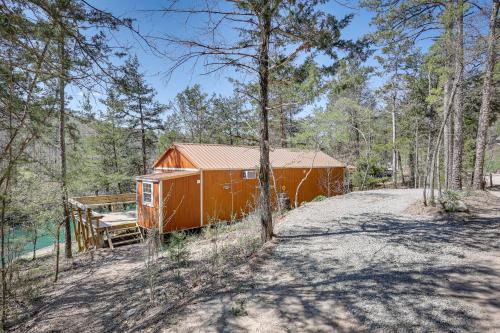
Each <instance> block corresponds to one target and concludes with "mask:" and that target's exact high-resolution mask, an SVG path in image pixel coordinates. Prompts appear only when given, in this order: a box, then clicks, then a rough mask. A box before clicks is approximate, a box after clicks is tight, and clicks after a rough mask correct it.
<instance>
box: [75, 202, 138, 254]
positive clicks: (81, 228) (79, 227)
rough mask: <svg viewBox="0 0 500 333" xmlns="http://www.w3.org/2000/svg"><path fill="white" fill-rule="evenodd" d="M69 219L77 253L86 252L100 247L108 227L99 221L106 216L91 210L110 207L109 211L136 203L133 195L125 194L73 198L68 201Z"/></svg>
mask: <svg viewBox="0 0 500 333" xmlns="http://www.w3.org/2000/svg"><path fill="white" fill-rule="evenodd" d="M68 201H69V205H70V207H69V208H70V213H71V219H72V221H73V229H74V234H75V240H76V243H77V246H78V251H79V252H81V251H86V250H89V249H92V248H99V247H101V245H102V237H103V233H104V232H107V230H105V229H106V228H107V227H108V226H109V225H107V224H106V225H102V226H101V220H102V219H103V217H105V216H106V214H101V213H98V212H96V211H94V210H93V208H97V207H105V206H107V207H110V208H111V209H110V210H111V211H113V210H114V209H116V207H117V206H118V205H124V204H130V203H135V202H136V194H135V193H125V194H116V195H96V196H84V197H74V198H70V199H69V200H68Z"/></svg>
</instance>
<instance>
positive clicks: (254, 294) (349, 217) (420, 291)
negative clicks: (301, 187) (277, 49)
mask: <svg viewBox="0 0 500 333" xmlns="http://www.w3.org/2000/svg"><path fill="white" fill-rule="evenodd" d="M420 196H421V191H420V190H377V191H367V192H357V193H351V194H349V195H345V196H341V197H336V198H332V199H328V200H325V201H322V202H316V203H310V204H307V205H306V206H304V207H301V208H299V209H297V210H294V211H292V212H290V214H289V215H288V216H287V217H286V218H285V220H284V221H282V222H280V223H279V224H278V225H277V226H276V232H277V238H276V241H275V242H274V244H271V245H270V246H267V247H266V251H265V253H264V254H263V256H262V258H260V259H259V260H257V261H256V262H255V263H253V264H252V265H250V266H251V269H250V268H248V269H247V270H246V271H241V272H234V273H233V274H231V275H230V278H228V281H227V287H226V288H224V290H220V292H219V293H216V294H211V295H207V296H205V297H202V298H198V299H196V300H195V301H193V302H192V304H191V305H189V306H188V307H187V308H186V309H185V310H184V311H183V313H182V314H180V316H179V318H180V320H179V321H178V322H177V324H174V325H173V326H171V327H170V328H169V329H167V330H169V331H193V330H200V331H218V332H220V331H228V332H229V331H265V332H281V331H293V332H303V331H314V332H316V331H317V332H320V331H338V332H350V331H356V332H357V331H398V332H401V331H403V332H406V331H408V332H409V331H412V332H413V331H421V332H428V331H453V332H461V331H463V332H465V331H467V332H470V331H477V332H484V331H492V332H493V331H497V332H498V331H500V259H499V258H500V210H499V209H496V210H494V214H493V215H490V216H488V217H482V218H481V217H477V218H474V219H472V220H470V221H468V222H449V221H441V220H439V219H435V218H430V217H415V216H409V215H405V214H404V211H405V209H406V208H407V207H408V205H409V204H411V203H412V202H414V201H415V200H416V199H418V198H420Z"/></svg>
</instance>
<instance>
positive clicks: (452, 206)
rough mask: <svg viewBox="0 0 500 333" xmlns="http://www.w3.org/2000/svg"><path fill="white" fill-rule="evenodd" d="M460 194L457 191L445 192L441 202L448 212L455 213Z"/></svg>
mask: <svg viewBox="0 0 500 333" xmlns="http://www.w3.org/2000/svg"><path fill="white" fill-rule="evenodd" d="M459 200H460V194H459V193H458V192H457V191H453V190H446V191H444V192H443V194H442V196H441V198H440V199H439V202H440V203H441V205H442V207H443V209H444V210H445V211H446V212H455V211H456V210H457V208H458V205H459Z"/></svg>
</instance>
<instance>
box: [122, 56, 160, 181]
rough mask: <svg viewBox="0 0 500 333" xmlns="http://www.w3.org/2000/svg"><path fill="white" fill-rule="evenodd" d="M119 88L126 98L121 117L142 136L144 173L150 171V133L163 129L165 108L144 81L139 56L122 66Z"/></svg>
mask: <svg viewBox="0 0 500 333" xmlns="http://www.w3.org/2000/svg"><path fill="white" fill-rule="evenodd" d="M118 82H119V84H118V88H119V89H120V93H121V94H122V95H123V97H124V100H123V102H124V105H125V107H124V108H123V113H122V115H121V117H122V118H123V119H124V120H125V121H126V122H127V125H128V127H129V128H130V129H132V130H133V131H137V132H139V134H140V140H141V152H142V173H143V174H146V173H147V170H148V157H147V155H148V146H151V144H150V140H148V136H147V134H148V132H149V131H154V130H158V129H161V128H162V121H161V115H162V114H163V113H164V112H165V106H163V105H161V104H160V103H158V102H155V100H154V99H155V95H156V92H155V90H154V89H153V88H151V87H150V86H148V84H147V83H146V81H145V80H144V74H143V73H141V72H140V70H139V60H138V59H137V56H134V57H133V58H129V59H128V60H127V61H126V62H125V64H124V65H123V66H121V76H120V78H119V80H118Z"/></svg>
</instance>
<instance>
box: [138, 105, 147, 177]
mask: <svg viewBox="0 0 500 333" xmlns="http://www.w3.org/2000/svg"><path fill="white" fill-rule="evenodd" d="M139 112H140V115H141V117H140V122H141V148H142V174H143V175H145V174H147V173H148V159H147V156H146V130H145V128H144V114H143V112H142V102H141V98H140V97H139Z"/></svg>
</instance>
